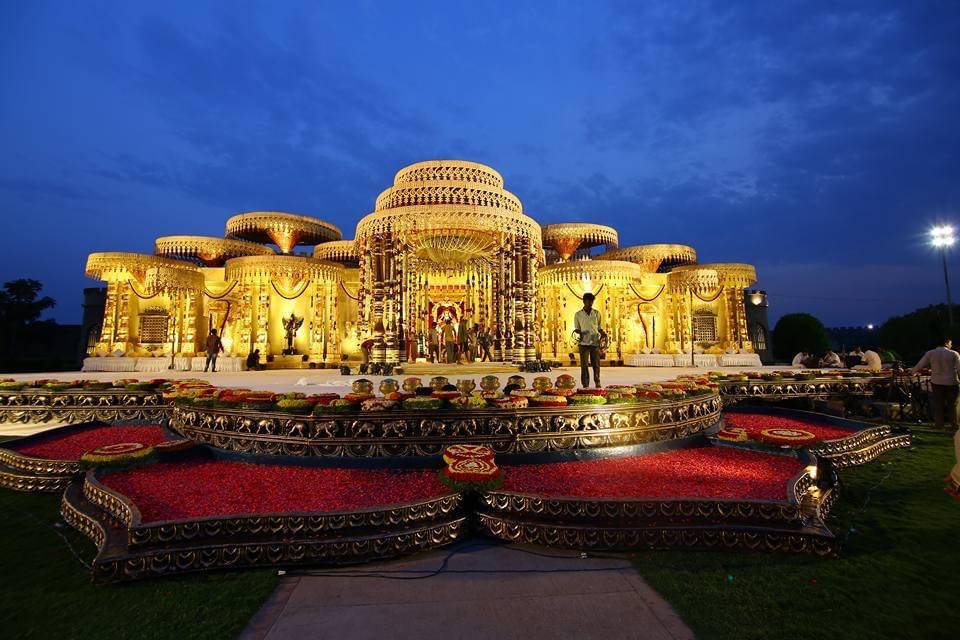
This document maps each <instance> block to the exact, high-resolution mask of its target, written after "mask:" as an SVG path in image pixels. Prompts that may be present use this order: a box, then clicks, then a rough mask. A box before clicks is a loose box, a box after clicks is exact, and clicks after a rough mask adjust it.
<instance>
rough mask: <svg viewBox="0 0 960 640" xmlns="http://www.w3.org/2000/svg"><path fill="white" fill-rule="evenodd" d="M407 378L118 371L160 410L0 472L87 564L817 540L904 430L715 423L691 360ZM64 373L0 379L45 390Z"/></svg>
mask: <svg viewBox="0 0 960 640" xmlns="http://www.w3.org/2000/svg"><path fill="white" fill-rule="evenodd" d="M414 381H415V382H417V383H419V380H417V379H415V378H411V379H408V380H406V381H404V383H405V384H404V388H403V390H402V391H401V390H399V389H398V384H397V382H396V381H390V380H385V381H383V382H382V383H381V387H380V391H381V393H382V395H375V394H374V393H373V391H372V383H371V382H370V381H366V380H358V381H357V382H356V384H355V386H354V389H353V392H352V393H350V394H345V395H344V396H342V397H341V396H339V395H337V394H321V395H315V396H306V395H304V394H296V393H291V394H274V393H269V392H260V391H249V390H241V389H217V388H215V387H212V386H210V385H209V384H207V383H205V382H203V381H198V380H192V381H181V382H179V383H162V381H153V382H151V383H148V385H150V388H149V389H148V388H145V387H143V386H141V383H137V382H134V381H125V384H124V388H123V389H119V388H117V389H116V391H115V392H109V393H116V394H120V393H134V394H147V393H152V394H153V395H154V396H156V397H158V398H160V402H162V403H163V404H160V405H158V406H159V411H160V412H161V413H163V414H165V415H167V416H168V419H167V421H166V423H165V424H164V426H163V427H161V426H158V425H143V424H139V425H138V424H122V425H113V426H111V425H106V424H103V423H88V424H80V425H75V426H71V427H63V428H59V429H57V430H55V431H48V432H45V433H43V434H40V435H36V436H30V437H27V438H21V439H18V440H14V441H9V442H7V443H4V444H5V448H3V449H0V485H3V486H6V487H10V488H15V489H20V490H28V491H57V490H64V493H63V501H62V512H63V515H64V518H65V519H66V520H67V521H68V522H70V523H71V524H72V525H73V526H75V527H76V528H77V529H79V530H80V531H82V532H83V533H85V534H86V535H88V536H89V537H90V538H91V539H93V540H94V542H95V543H96V544H97V545H98V548H99V552H98V554H97V557H96V559H95V561H94V563H93V575H94V578H95V579H96V580H97V581H100V582H117V581H124V580H134V579H140V578H146V577H152V576H161V575H165V574H169V573H176V572H185V571H204V570H211V569H219V568H235V567H247V566H280V565H297V564H344V563H355V562H363V561H367V560H372V559H379V558H388V557H393V556H397V555H401V554H405V553H413V552H416V551H418V550H423V549H431V548H436V547H440V546H443V545H446V544H449V543H451V542H453V541H455V540H457V539H460V538H462V537H464V536H467V535H469V534H470V533H471V532H472V531H478V532H481V533H483V534H486V535H489V536H492V537H496V538H500V539H503V540H508V541H514V542H527V543H536V544H542V545H546V546H559V547H567V548H577V549H592V550H628V549H649V548H699V549H740V550H756V551H777V552H797V553H814V554H819V555H829V554H831V553H834V552H835V550H836V545H835V540H834V537H833V535H832V534H831V532H830V530H829V528H828V526H827V523H826V519H827V516H828V513H829V510H830V507H831V505H832V503H833V501H834V500H835V498H836V495H837V494H836V484H835V481H836V469H838V468H841V467H844V466H848V465H852V464H862V463H864V462H867V461H869V460H872V459H873V458H874V457H876V456H877V455H879V454H880V453H882V452H883V451H886V450H888V449H890V448H893V447H903V446H907V445H909V442H910V440H909V434H908V433H906V432H903V431H898V430H895V429H891V428H890V427H886V426H878V425H870V424H865V423H858V422H853V421H848V420H839V419H834V418H829V417H827V416H822V415H820V414H812V413H808V412H797V411H782V410H775V409H756V410H749V411H747V410H735V411H731V412H728V413H727V414H726V416H727V417H726V421H725V422H724V421H722V420H721V414H720V411H721V404H722V400H721V396H720V395H719V394H720V393H721V392H722V385H723V384H724V382H723V381H719V380H710V379H708V378H706V377H689V378H684V379H678V380H677V381H673V382H667V383H660V384H656V385H635V386H634V385H613V386H611V387H610V388H609V389H606V390H585V389H581V390H576V389H575V383H574V382H573V381H572V379H571V378H570V377H569V376H561V377H560V378H558V379H557V381H556V383H557V385H556V386H553V381H552V380H549V379H547V378H545V377H544V378H538V379H537V380H536V381H535V385H534V386H535V388H534V389H525V388H522V387H520V388H518V387H513V388H511V387H509V386H508V387H507V388H505V389H504V390H503V391H500V390H498V389H497V388H496V386H498V385H499V382H496V381H491V380H486V382H488V383H489V384H487V385H486V387H488V388H484V389H483V390H482V391H476V390H473V389H472V388H470V389H468V388H466V385H464V388H462V389H458V388H456V387H453V386H452V385H449V384H448V383H446V381H444V380H442V379H439V378H438V379H435V380H432V381H431V386H430V387H426V386H423V385H419V384H414V383H413V382H414ZM733 382H736V383H737V384H739V383H740V381H731V383H733ZM408 383H409V384H408ZM64 384H66V383H57V382H51V381H47V382H44V383H42V384H39V385H36V386H34V387H32V388H30V389H27V388H20V389H9V388H8V389H7V390H6V391H5V393H17V394H20V395H21V396H24V397H26V396H31V395H32V396H34V397H40V396H44V397H47V398H52V397H54V396H53V394H57V393H65V392H66V389H65V388H63V385H64ZM845 384H846V383H845ZM7 386H8V387H9V386H11V385H10V384H8V385H7ZM12 386H16V384H14V385H12ZM81 392H82V393H85V394H90V393H97V392H105V393H106V392H108V391H107V390H104V389H99V390H95V389H88V390H82V389H81V391H78V393H81ZM817 393H819V391H817ZM161 394H162V395H161ZM138 415H141V414H138ZM195 443H196V444H195ZM196 445H199V446H196ZM450 445H468V446H460V447H453V448H449V447H450ZM441 452H444V458H443V459H441V456H440V454H441ZM471 452H474V453H476V452H482V456H483V457H481V458H478V459H477V460H471V459H469V455H472V454H471ZM468 454H469V455H468ZM478 455H479V454H478ZM458 456H467V458H462V459H461V458H460V457H458ZM448 458H449V459H448ZM495 458H496V459H495ZM445 465H446V466H445ZM64 488H65V489H64Z"/></svg>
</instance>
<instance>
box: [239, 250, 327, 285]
mask: <svg viewBox="0 0 960 640" xmlns="http://www.w3.org/2000/svg"><path fill="white" fill-rule="evenodd" d="M342 275H343V266H342V265H339V264H336V263H333V262H327V261H326V260H317V259H316V258H306V257H303V256H248V257H244V258H233V259H231V260H227V265H226V272H225V276H226V279H227V280H237V281H240V282H244V283H248V284H267V283H269V282H274V283H283V284H284V285H287V286H289V285H291V284H296V283H300V282H304V281H307V280H315V281H318V282H339V281H340V280H341V276H342Z"/></svg>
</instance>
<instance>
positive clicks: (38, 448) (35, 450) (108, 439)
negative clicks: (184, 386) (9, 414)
mask: <svg viewBox="0 0 960 640" xmlns="http://www.w3.org/2000/svg"><path fill="white" fill-rule="evenodd" d="M164 440H165V436H164V429H163V427H161V426H160V425H126V424H116V425H110V424H105V423H103V422H90V423H84V424H77V425H71V426H68V427H61V428H59V429H57V430H55V431H47V432H44V433H40V434H37V435H33V436H27V437H25V438H18V439H16V440H10V441H7V442H4V443H3V447H0V487H6V488H8V489H15V490H18V491H63V489H64V488H65V487H66V486H67V484H68V483H69V482H70V480H71V479H72V478H73V477H74V476H76V475H77V474H79V473H80V458H81V456H82V455H83V454H84V453H86V452H88V451H92V450H94V449H97V448H98V447H104V446H111V445H117V444H121V443H125V442H139V443H142V444H145V445H154V444H158V443H160V442H163V441H164Z"/></svg>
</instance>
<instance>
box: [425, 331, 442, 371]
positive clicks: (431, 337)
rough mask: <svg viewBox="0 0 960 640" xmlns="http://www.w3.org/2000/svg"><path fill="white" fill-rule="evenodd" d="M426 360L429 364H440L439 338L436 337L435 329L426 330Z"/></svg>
mask: <svg viewBox="0 0 960 640" xmlns="http://www.w3.org/2000/svg"><path fill="white" fill-rule="evenodd" d="M427 360H429V361H430V362H434V363H436V362H440V337H439V336H438V335H437V328H436V327H429V328H428V329H427Z"/></svg>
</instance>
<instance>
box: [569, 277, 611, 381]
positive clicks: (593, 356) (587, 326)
mask: <svg viewBox="0 0 960 640" xmlns="http://www.w3.org/2000/svg"><path fill="white" fill-rule="evenodd" d="M593 300H594V296H593V294H592V293H585V294H583V309H580V311H577V313H576V314H574V316H573V332H574V333H576V334H577V335H578V336H580V383H581V386H583V387H584V388H587V387H589V386H590V371H589V369H588V366H587V364H588V363H587V361H588V360H589V366H590V367H592V368H593V384H594V386H596V387H597V388H598V389H599V388H600V336H603V335H606V334H605V333H604V331H603V329H601V328H600V312H599V311H597V310H596V309H594V308H593Z"/></svg>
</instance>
